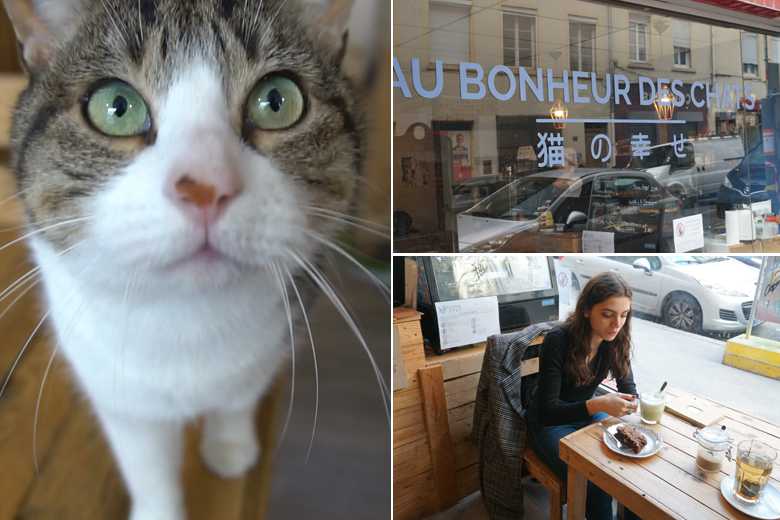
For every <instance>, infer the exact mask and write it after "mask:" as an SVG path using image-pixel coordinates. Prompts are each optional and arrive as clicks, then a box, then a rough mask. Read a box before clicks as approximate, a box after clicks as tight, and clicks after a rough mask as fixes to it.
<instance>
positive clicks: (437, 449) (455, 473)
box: [417, 336, 566, 520]
mask: <svg viewBox="0 0 780 520" xmlns="http://www.w3.org/2000/svg"><path fill="white" fill-rule="evenodd" d="M543 340H544V337H543V336H539V337H538V338H536V339H535V340H534V341H533V342H532V343H531V346H536V345H541V343H542V342H543ZM485 348H486V345H485V344H484V343H481V344H478V345H475V346H474V347H472V348H470V349H461V350H456V351H454V352H450V353H446V354H443V355H441V356H428V357H427V358H426V366H425V367H423V368H420V369H419V370H418V377H417V379H418V380H419V383H420V392H421V394H422V396H421V397H422V406H423V416H424V420H425V427H426V428H425V429H426V433H427V441H428V444H429V446H430V452H431V465H432V477H433V487H434V491H435V493H436V494H437V497H438V500H437V503H438V506H439V509H440V510H441V509H446V508H447V507H450V506H452V505H453V504H455V503H456V502H457V501H458V500H459V499H460V498H463V497H464V496H467V495H468V494H470V493H473V492H474V491H477V490H478V489H479V487H480V485H479V468H478V466H479V459H478V453H477V448H476V446H475V445H474V442H473V439H472V438H471V429H472V422H471V420H472V416H473V403H474V400H475V398H476V388H477V383H478V381H479V376H480V372H481V368H482V358H483V356H484V352H485ZM520 370H521V372H520V373H521V376H522V377H523V378H525V377H527V376H530V375H534V374H537V373H538V372H539V357H538V356H535V357H531V358H528V359H525V360H524V361H523V362H522V365H521V369H520ZM523 461H524V470H523V471H524V474H527V475H529V476H531V477H533V478H535V479H536V480H537V481H538V482H539V483H540V484H541V485H542V486H544V487H545V489H547V491H548V492H549V494H550V519H551V520H560V519H561V515H562V506H563V504H564V503H565V502H566V487H565V486H564V485H563V483H562V482H561V480H560V479H559V478H558V476H557V475H556V474H555V473H554V472H553V471H552V470H551V469H550V468H549V467H547V465H546V464H545V463H544V462H542V460H541V459H540V458H539V457H538V456H537V455H536V453H535V452H534V451H533V450H532V449H531V448H530V447H529V448H526V450H525V452H524V454H523Z"/></svg>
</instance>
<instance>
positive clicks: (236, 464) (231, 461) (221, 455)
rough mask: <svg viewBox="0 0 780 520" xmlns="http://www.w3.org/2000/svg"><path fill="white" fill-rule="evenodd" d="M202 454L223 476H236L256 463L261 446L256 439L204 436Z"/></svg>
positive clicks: (213, 468) (216, 471)
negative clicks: (241, 439)
mask: <svg viewBox="0 0 780 520" xmlns="http://www.w3.org/2000/svg"><path fill="white" fill-rule="evenodd" d="M200 454H201V456H202V457H203V462H205V464H206V467H208V468H209V469H210V470H211V471H212V472H214V473H216V474H217V475H219V476H220V477H222V478H236V477H240V476H242V475H243V474H244V473H246V471H247V470H248V469H249V468H251V467H252V466H254V465H255V462H257V459H258V457H259V456H260V447H259V446H258V444H257V441H256V440H255V439H246V440H243V441H238V440H222V439H209V438H207V437H204V438H203V442H201V445H200Z"/></svg>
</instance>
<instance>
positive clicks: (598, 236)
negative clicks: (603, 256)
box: [582, 231, 615, 253]
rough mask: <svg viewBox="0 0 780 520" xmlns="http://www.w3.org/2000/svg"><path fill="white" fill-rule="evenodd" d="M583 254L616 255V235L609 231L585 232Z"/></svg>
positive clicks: (583, 235)
mask: <svg viewBox="0 0 780 520" xmlns="http://www.w3.org/2000/svg"><path fill="white" fill-rule="evenodd" d="M582 252H583V253H614V252H615V234H614V233H610V232H609V231H583V232H582Z"/></svg>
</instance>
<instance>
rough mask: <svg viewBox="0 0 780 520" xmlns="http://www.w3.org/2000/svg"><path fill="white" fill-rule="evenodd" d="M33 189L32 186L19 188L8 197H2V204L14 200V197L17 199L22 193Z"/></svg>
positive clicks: (0, 201) (0, 204)
mask: <svg viewBox="0 0 780 520" xmlns="http://www.w3.org/2000/svg"><path fill="white" fill-rule="evenodd" d="M31 189H32V188H25V189H23V190H19V191H17V192H16V193H14V194H13V195H9V196H8V197H6V198H4V199H0V206H2V205H3V204H5V203H7V202H10V201H12V200H14V199H17V198H19V195H21V194H22V193H26V192H28V191H30V190H31Z"/></svg>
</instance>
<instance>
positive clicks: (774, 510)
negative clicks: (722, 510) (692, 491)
mask: <svg viewBox="0 0 780 520" xmlns="http://www.w3.org/2000/svg"><path fill="white" fill-rule="evenodd" d="M720 492H721V493H722V494H723V498H725V499H726V500H727V501H728V503H729V504H731V505H732V506H734V507H735V508H737V509H739V510H740V511H742V512H743V513H745V514H746V515H749V516H752V517H753V518H761V519H763V520H777V519H778V518H780V490H778V489H777V488H776V487H775V486H773V485H772V483H771V482H770V483H768V484H767V485H766V487H765V488H764V492H763V493H762V494H761V498H760V499H759V500H758V502H756V503H755V504H748V503H747V502H743V501H742V500H740V499H739V498H737V495H736V494H734V475H729V476H728V477H723V479H722V480H721V481H720Z"/></svg>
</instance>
